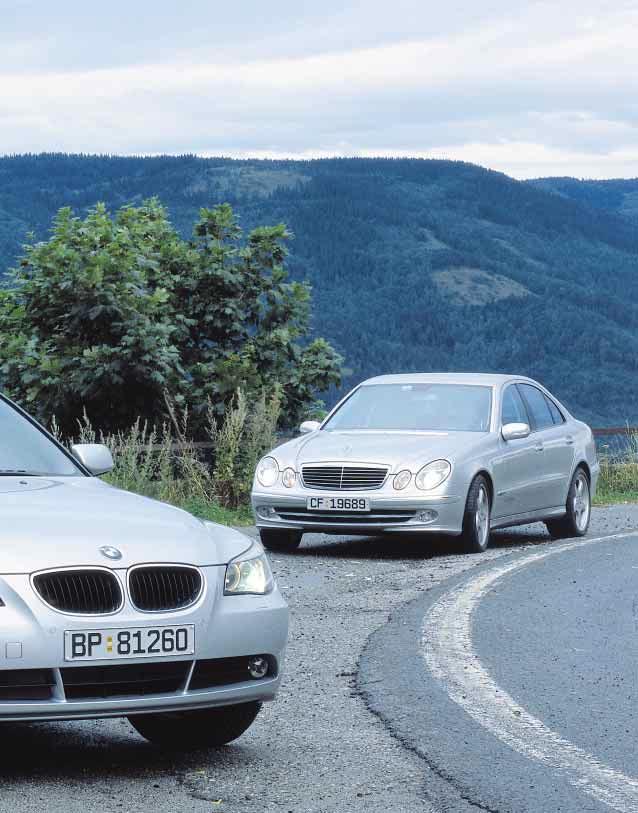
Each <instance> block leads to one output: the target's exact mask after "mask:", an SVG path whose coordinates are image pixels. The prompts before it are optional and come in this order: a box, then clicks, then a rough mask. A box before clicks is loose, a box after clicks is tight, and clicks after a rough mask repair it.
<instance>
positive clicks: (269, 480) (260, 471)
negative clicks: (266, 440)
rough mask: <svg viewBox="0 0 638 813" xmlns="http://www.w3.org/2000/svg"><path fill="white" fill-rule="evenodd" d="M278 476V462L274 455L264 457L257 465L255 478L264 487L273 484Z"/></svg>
mask: <svg viewBox="0 0 638 813" xmlns="http://www.w3.org/2000/svg"><path fill="white" fill-rule="evenodd" d="M278 477H279V464H278V463H277V461H276V460H275V458H274V457H264V458H262V459H261V460H260V461H259V463H258V465H257V480H259V482H260V483H261V485H262V486H264V487H265V488H270V486H274V485H275V483H276V482H277V478H278Z"/></svg>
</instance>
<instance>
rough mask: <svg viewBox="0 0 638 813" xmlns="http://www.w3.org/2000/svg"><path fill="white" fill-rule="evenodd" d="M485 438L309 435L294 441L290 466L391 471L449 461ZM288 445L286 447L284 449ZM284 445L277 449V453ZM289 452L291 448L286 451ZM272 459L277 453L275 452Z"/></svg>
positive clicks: (466, 435)
mask: <svg viewBox="0 0 638 813" xmlns="http://www.w3.org/2000/svg"><path fill="white" fill-rule="evenodd" d="M487 437H488V435H487V434H486V433H483V432H481V433H477V432H445V433H443V432H328V431H325V430H321V431H317V432H313V433H312V434H311V435H306V436H304V437H302V438H299V439H297V440H295V441H292V444H293V445H294V446H293V448H294V455H295V460H294V463H295V464H296V466H297V467H300V466H303V465H306V464H308V463H328V462H339V463H352V464H356V463H378V464H380V465H384V466H389V467H390V470H391V471H399V470H400V469H402V468H411V469H412V470H413V471H417V470H418V469H419V468H420V467H421V466H423V465H425V464H426V463H430V462H431V461H432V460H438V459H439V458H447V459H453V458H455V457H457V456H458V455H459V454H463V455H465V454H467V453H468V452H469V451H471V449H472V448H474V447H480V446H481V445H483V443H484V442H485V439H486V438H487ZM288 445H290V444H286V446H288ZM286 446H282V447H280V450H281V451H284V450H285V449H286ZM290 451H293V449H290ZM275 456H277V453H276V452H275Z"/></svg>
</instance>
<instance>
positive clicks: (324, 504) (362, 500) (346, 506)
mask: <svg viewBox="0 0 638 813" xmlns="http://www.w3.org/2000/svg"><path fill="white" fill-rule="evenodd" d="M306 508H307V510H308V511H359V512H363V511H369V510H370V500H369V499H368V498H367V497H333V496H331V495H327V496H326V497H308V498H307V500H306Z"/></svg>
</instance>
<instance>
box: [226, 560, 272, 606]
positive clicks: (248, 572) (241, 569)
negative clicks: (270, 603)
mask: <svg viewBox="0 0 638 813" xmlns="http://www.w3.org/2000/svg"><path fill="white" fill-rule="evenodd" d="M274 585H275V582H274V579H273V576H272V571H271V570H270V565H269V564H268V559H266V554H265V553H261V554H259V555H257V556H253V557H252V558H250V559H238V560H236V561H234V562H231V563H230V564H229V565H228V566H227V568H226V578H225V579H224V595H226V596H240V595H246V594H248V593H252V594H256V595H259V596H263V595H264V594H265V593H270V591H271V590H272V589H273V587H274Z"/></svg>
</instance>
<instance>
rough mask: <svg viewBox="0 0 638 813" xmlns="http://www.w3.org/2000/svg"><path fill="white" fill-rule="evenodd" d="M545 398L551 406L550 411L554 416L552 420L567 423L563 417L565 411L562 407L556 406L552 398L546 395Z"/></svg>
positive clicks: (556, 422) (557, 422)
mask: <svg viewBox="0 0 638 813" xmlns="http://www.w3.org/2000/svg"><path fill="white" fill-rule="evenodd" d="M545 400H546V401H547V406H548V407H549V413H550V415H551V416H552V420H553V421H554V424H555V425H558V424H561V423H565V418H564V417H563V413H562V412H561V411H560V409H559V408H558V407H557V406H556V404H555V403H554V402H553V401H552V399H551V398H548V397H547V396H546V395H545Z"/></svg>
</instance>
